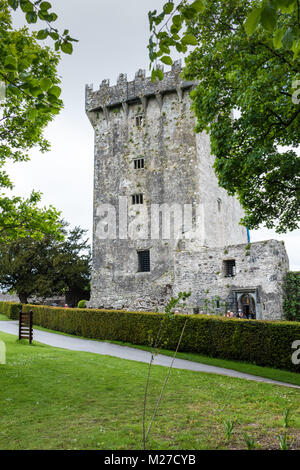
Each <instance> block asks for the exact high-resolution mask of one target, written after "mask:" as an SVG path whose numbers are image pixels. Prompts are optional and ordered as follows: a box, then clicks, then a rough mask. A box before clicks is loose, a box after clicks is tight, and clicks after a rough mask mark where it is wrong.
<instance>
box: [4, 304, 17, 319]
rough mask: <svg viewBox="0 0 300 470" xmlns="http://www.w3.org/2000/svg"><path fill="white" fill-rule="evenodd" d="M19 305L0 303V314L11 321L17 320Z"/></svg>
mask: <svg viewBox="0 0 300 470" xmlns="http://www.w3.org/2000/svg"><path fill="white" fill-rule="evenodd" d="M20 308H21V304H19V303H18V302H0V313H3V314H4V315H6V316H7V317H8V318H11V320H18V319H19V312H20Z"/></svg>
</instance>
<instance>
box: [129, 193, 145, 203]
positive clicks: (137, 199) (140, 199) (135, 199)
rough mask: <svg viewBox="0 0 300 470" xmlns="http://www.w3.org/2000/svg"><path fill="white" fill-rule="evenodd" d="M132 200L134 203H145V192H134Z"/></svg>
mask: <svg viewBox="0 0 300 470" xmlns="http://www.w3.org/2000/svg"><path fill="white" fill-rule="evenodd" d="M131 202H132V204H143V202H144V197H143V194H133V195H132V196H131Z"/></svg>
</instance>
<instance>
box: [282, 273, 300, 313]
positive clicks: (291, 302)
mask: <svg viewBox="0 0 300 470" xmlns="http://www.w3.org/2000/svg"><path fill="white" fill-rule="evenodd" d="M283 310H284V317H285V318H286V320H290V321H300V271H295V272H292V271H291V272H289V273H287V275H286V277H285V280H284V301H283Z"/></svg>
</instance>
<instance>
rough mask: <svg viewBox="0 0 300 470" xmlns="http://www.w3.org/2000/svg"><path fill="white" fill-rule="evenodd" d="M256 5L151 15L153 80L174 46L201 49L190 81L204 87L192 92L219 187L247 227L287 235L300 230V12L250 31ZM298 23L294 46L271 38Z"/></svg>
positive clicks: (211, 4)
mask: <svg viewBox="0 0 300 470" xmlns="http://www.w3.org/2000/svg"><path fill="white" fill-rule="evenodd" d="M281 3H282V2H281ZM289 3H290V4H292V3H293V4H294V2H289ZM264 5H265V3H264ZM253 7H257V8H260V7H261V2H258V1H249V0H228V1H226V2H223V1H213V0H206V1H205V2H204V1H202V0H196V1H195V2H193V3H191V4H188V2H186V1H183V2H180V3H179V5H178V6H177V7H175V4H174V2H167V3H166V4H165V6H164V11H163V13H161V14H159V15H158V14H157V12H150V13H149V20H150V28H151V30H152V35H151V37H150V42H149V55H150V60H151V62H152V66H153V67H154V68H153V72H152V76H153V79H156V78H162V76H163V74H162V72H160V73H159V74H158V73H157V68H155V65H154V64H155V63H157V61H158V60H161V61H162V62H163V63H170V64H171V63H172V60H170V56H169V54H170V51H171V48H172V47H176V49H177V50H178V51H179V52H187V49H188V46H189V45H190V46H197V47H195V49H194V50H193V51H192V52H190V53H189V54H188V56H187V59H186V67H185V69H184V77H185V78H187V79H190V80H196V81H197V83H198V85H197V86H196V88H195V90H194V91H193V92H192V100H193V109H194V111H195V114H196V117H197V126H196V131H197V132H201V131H207V132H209V133H210V140H211V148H212V153H213V154H214V155H215V157H216V160H215V164H214V168H215V171H216V174H217V176H218V179H219V185H220V186H222V187H223V188H225V189H226V190H227V192H228V193H229V194H230V195H237V196H238V198H239V200H240V202H241V204H242V206H243V207H244V209H245V214H246V215H245V217H244V218H243V220H242V223H243V224H244V225H246V226H248V227H249V228H252V229H254V228H258V226H259V225H260V224H264V225H265V226H266V227H268V228H272V227H275V228H276V231H277V232H286V231H287V230H293V229H295V228H297V227H299V210H300V159H299V157H298V156H297V152H296V150H297V147H298V146H299V139H300V130H299V129H300V127H299V123H300V100H299V99H298V93H299V92H298V91H297V89H296V87H297V85H299V86H298V88H300V82H298V80H299V79H300V60H299V57H298V54H297V50H298V49H297V48H298V46H297V47H296V44H295V41H296V39H295V37H296V36H295V34H296V32H295V31H298V29H297V24H299V15H298V13H299V9H293V11H291V12H290V11H289V10H288V11H287V12H286V11H285V12H283V11H281V12H280V14H278V18H277V17H276V22H275V23H274V21H272V22H271V23H270V26H268V22H267V19H266V15H265V13H262V11H261V15H260V18H259V21H258V22H257V23H256V24H255V25H254V26H255V27H254V26H253V25H252V28H249V17H250V18H251V16H250V15H251V12H253ZM166 18H167V19H166ZM164 21H165V22H164ZM163 22H164V23H163ZM259 23H262V26H261V25H260V26H259ZM292 24H295V28H296V29H295V31H294V30H293V31H294V33H295V34H294V33H293V34H294V35H293V38H294V39H293V44H292V45H291V39H290V42H289V45H290V46H291V48H289V47H287V46H288V43H287V42H286V39H287V38H286V36H285V35H284V34H283V35H282V37H281V38H279V36H278V35H276V31H275V36H274V37H273V26H274V28H275V25H277V26H276V28H280V30H281V31H288V30H289V28H291V25H292ZM245 26H246V27H245ZM158 28H159V29H158ZM276 28H275V29H276ZM252 33H253V34H252ZM275 37H276V39H275ZM293 45H294V46H293Z"/></svg>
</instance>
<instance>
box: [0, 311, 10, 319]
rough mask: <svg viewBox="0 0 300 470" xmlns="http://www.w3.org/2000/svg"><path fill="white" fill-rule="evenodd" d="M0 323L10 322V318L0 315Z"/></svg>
mask: <svg viewBox="0 0 300 470" xmlns="http://www.w3.org/2000/svg"><path fill="white" fill-rule="evenodd" d="M0 321H10V318H8V317H7V316H6V315H3V314H2V313H0Z"/></svg>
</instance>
